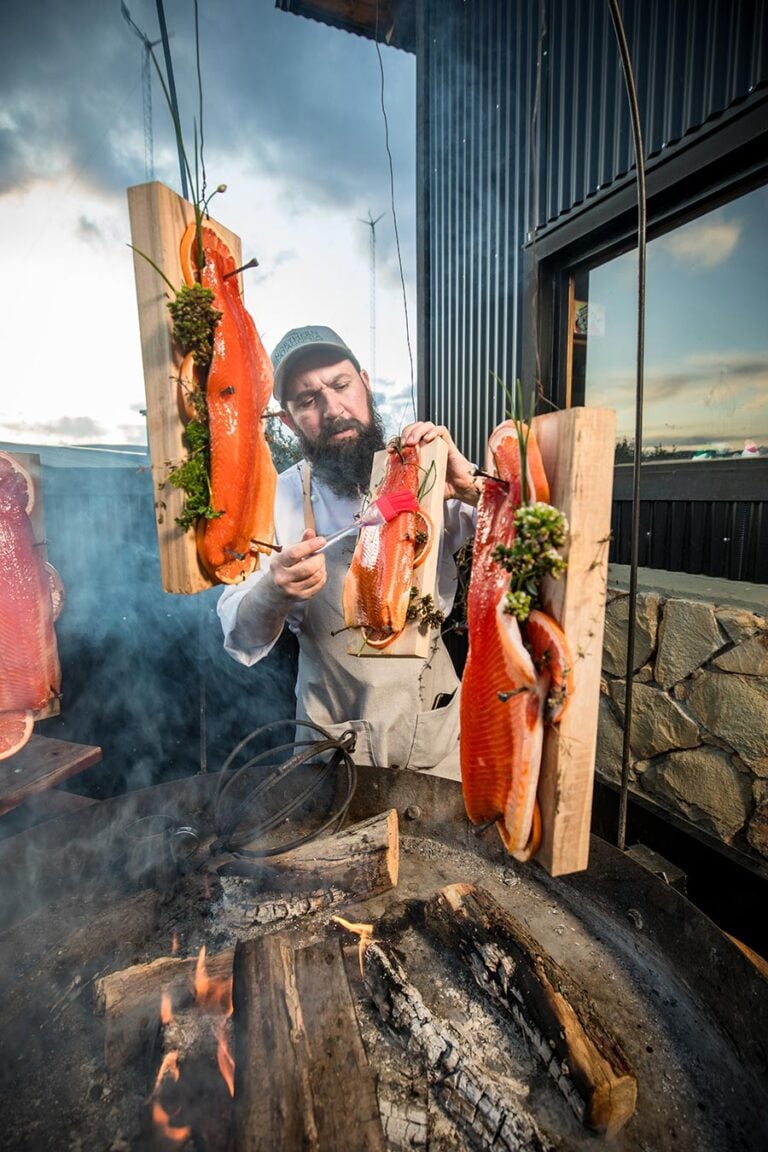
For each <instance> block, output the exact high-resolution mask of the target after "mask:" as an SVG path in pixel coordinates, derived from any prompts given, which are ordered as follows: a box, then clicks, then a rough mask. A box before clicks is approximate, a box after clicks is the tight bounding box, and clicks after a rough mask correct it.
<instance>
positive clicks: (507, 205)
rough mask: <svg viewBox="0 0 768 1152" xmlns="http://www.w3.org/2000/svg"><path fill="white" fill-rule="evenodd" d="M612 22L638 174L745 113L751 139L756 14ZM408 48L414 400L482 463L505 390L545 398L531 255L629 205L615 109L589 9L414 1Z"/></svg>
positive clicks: (685, 9)
mask: <svg viewBox="0 0 768 1152" xmlns="http://www.w3.org/2000/svg"><path fill="white" fill-rule="evenodd" d="M622 7H623V11H624V18H625V23H626V32H627V39H628V42H629V45H630V51H631V55H632V60H633V67H634V69H635V73H636V82H637V87H638V93H639V100H640V108H641V119H642V125H643V133H644V146H645V147H644V150H645V153H646V157H647V159H648V161H649V168H653V167H654V166H656V167H658V168H659V169H660V168H661V167H662V166H663V165H664V164H665V162H666V161H667V159H668V158H669V157H671V156H672V155H673V154H676V155H679V153H680V150H681V147H686V146H687V145H688V144H689V143H690V142H693V141H695V140H696V139H697V138H698V137H701V136H703V135H705V134H706V135H708V136H709V135H711V133H712V132H713V130H714V131H715V132H716V131H718V129H719V126H720V125H721V124H722V125H723V126H725V125H726V123H732V122H733V119H734V117H737V116H739V115H740V114H741V113H742V112H747V111H752V112H754V111H755V110H757V112H758V115H761V116H762V120H763V125H764V126H765V119H766V117H765V110H766V103H765V97H766V90H765V84H766V79H768V59H767V58H766V41H767V40H768V14H767V10H766V9H767V6H766V3H765V0H733V2H731V0H636V2H634V3H624V4H623V6H622ZM418 33H419V36H418V70H419V85H418V91H419V96H418V99H419V106H418V109H417V116H418V138H419V148H420V155H419V164H420V168H419V188H418V190H417V193H418V195H419V197H420V202H421V203H420V207H421V211H422V216H421V219H422V220H423V228H422V233H421V241H420V242H421V253H420V258H421V264H420V281H421V282H420V289H421V301H422V308H423V314H422V317H421V330H420V357H421V363H420V373H419V374H420V379H421V381H422V389H423V391H422V400H423V404H424V408H425V411H426V412H427V413H428V415H429V416H430V417H431V418H433V419H435V420H438V421H440V422H443V423H446V424H447V425H448V426H449V427H450V428H451V429H452V430H454V431H455V433H456V436H457V439H458V441H459V443H460V446H461V447H462V449H463V450H464V451H465V452H467V453H469V454H470V455H471V456H472V457H473V458H474V459H476V460H480V459H482V457H483V455H484V444H485V439H486V437H487V433H488V431H489V430H490V428H492V427H493V425H494V423H495V422H497V421H498V419H500V417H501V415H502V413H503V411H504V403H505V398H504V385H506V387H507V388H510V387H513V386H514V382H515V380H516V379H517V378H519V377H523V380H524V383H526V384H528V383H530V381H531V380H532V379H533V377H534V374H535V376H536V377H537V378H539V379H543V380H544V381H545V384H546V383H547V382H548V370H547V366H546V365H541V364H540V363H539V364H537V363H536V351H535V350H536V349H537V348H538V346H539V338H538V337H539V327H540V320H541V317H540V315H539V314H538V313H539V312H540V310H541V308H542V304H541V296H540V294H539V292H538V289H539V287H540V285H539V283H538V280H537V279H536V278H534V277H532V275H531V269H532V268H534V267H535V261H536V260H538V259H539V257H540V253H537V251H536V246H535V243H534V244H533V245H531V243H530V242H531V241H532V240H534V241H535V242H542V243H543V242H546V240H547V238H549V239H550V243H549V246H548V248H547V249H546V250H547V251H548V252H551V251H552V242H551V237H552V235H553V234H554V233H557V232H558V230H559V229H561V228H562V225H563V223H564V222H567V221H569V220H571V219H572V218H573V217H574V216H575V215H577V214H580V213H584V214H586V213H589V212H590V210H591V209H592V208H593V207H594V208H595V209H597V208H598V206H600V207H601V209H603V210H604V206H605V203H606V198H607V197H608V196H610V194H611V193H612V192H615V191H616V190H619V189H621V188H622V187H627V188H628V190H629V191H631V188H630V187H629V186H631V185H632V184H633V181H634V175H633V173H632V171H631V169H632V164H633V159H632V158H633V146H632V139H631V133H630V119H629V111H628V104H627V97H626V94H625V91H624V86H623V80H622V74H621V68H620V61H619V55H618V49H617V45H616V40H615V35H614V32H613V27H612V24H611V21H610V16H609V10H608V5H607V3H605V2H604V0H540V2H539V0H516V2H515V3H511V2H507V0H471V2H462V0H425V2H424V4H423V6H422V9H421V18H420V26H419V29H418ZM713 151H714V152H715V153H716V152H717V146H716V144H715V146H714V149H713ZM526 296H527V297H528V299H527V300H526ZM534 301H535V303H534ZM549 322H550V321H549V320H547V321H546V323H549ZM531 333H535V334H536V337H535V339H531ZM524 334H525V335H526V340H525V341H524ZM524 343H527V349H526V355H525V358H524ZM545 343H546V342H545ZM502 382H503V384H502Z"/></svg>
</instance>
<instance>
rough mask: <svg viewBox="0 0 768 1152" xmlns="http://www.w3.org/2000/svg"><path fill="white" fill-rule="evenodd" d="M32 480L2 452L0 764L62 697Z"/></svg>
mask: <svg viewBox="0 0 768 1152" xmlns="http://www.w3.org/2000/svg"><path fill="white" fill-rule="evenodd" d="M31 495H32V481H31V478H30V477H29V474H28V473H27V472H26V470H25V469H24V468H23V467H21V465H20V464H19V462H18V461H17V460H15V459H14V458H13V457H12V456H11V455H9V454H8V453H5V452H0V760H2V759H4V758H5V757H7V756H10V755H12V754H13V753H14V752H16V751H18V749H19V748H20V747H22V746H23V744H25V743H26V741H27V740H28V739H29V736H30V734H31V731H32V722H33V715H32V714H33V712H34V711H37V710H38V709H40V708H43V707H44V705H45V704H47V703H48V701H49V700H50V699H51V698H52V697H53V696H57V695H58V694H59V690H60V687H61V668H60V666H59V657H58V650H57V647H56V634H55V632H54V630H53V619H54V613H53V603H52V595H51V581H50V579H49V573H48V570H47V567H46V565H45V563H44V562H43V560H42V557H41V556H40V550H39V548H38V547H36V543H35V534H34V530H33V528H32V522H31V521H30V519H29V514H28V513H29V510H31Z"/></svg>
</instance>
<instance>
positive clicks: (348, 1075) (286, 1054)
mask: <svg viewBox="0 0 768 1152" xmlns="http://www.w3.org/2000/svg"><path fill="white" fill-rule="evenodd" d="M233 997H234V1007H235V1015H234V1023H235V1109H234V1111H235V1120H234V1140H233V1146H234V1147H236V1148H237V1149H238V1152H254V1150H256V1149H258V1150H259V1152H269V1150H271V1149H274V1150H275V1152H278V1150H279V1152H294V1150H295V1152H307V1150H314V1152H322V1150H323V1149H326V1148H333V1149H334V1152H383V1149H384V1139H383V1135H382V1131H381V1125H380V1121H379V1111H378V1105H377V1101H376V1092H375V1088H374V1084H373V1077H372V1073H371V1071H370V1069H369V1067H368V1062H367V1058H366V1055H365V1050H364V1048H363V1044H362V1041H361V1038H360V1034H359V1030H358V1026H357V1020H356V1016H355V1010H354V1005H353V1003H352V998H351V995H350V991H349V984H348V983H347V978H346V973H345V971H344V966H343V960H342V955H341V950H340V947H339V944H338V942H335V941H334V942H332V943H321V944H315V945H311V946H310V947H307V948H300V949H296V950H294V949H293V948H292V947H291V945H290V944H289V943H288V942H287V940H286V939H285V938H281V937H279V936H270V937H267V938H264V939H261V940H251V941H246V942H244V943H240V944H238V945H237V948H236V950H235V966H234V987H233Z"/></svg>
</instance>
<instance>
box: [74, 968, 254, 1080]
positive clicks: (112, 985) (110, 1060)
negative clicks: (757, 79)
mask: <svg viewBox="0 0 768 1152" xmlns="http://www.w3.org/2000/svg"><path fill="white" fill-rule="evenodd" d="M233 956H234V952H233V951H232V949H230V950H228V951H226V952H220V953H219V954H218V955H217V956H211V957H210V958H209V959H208V961H207V970H208V975H209V977H210V978H212V979H216V980H228V979H230V978H231V975H232V960H233ZM196 968H197V959H196V958H195V957H189V958H185V959H182V958H179V957H175V956H163V957H161V958H160V959H159V960H153V961H152V962H151V963H150V964H135V965H134V966H133V967H132V968H125V969H123V971H121V972H112V973H110V975H109V976H103V977H102V978H101V979H100V980H97V981H96V988H95V992H96V1007H97V1010H98V1011H100V1012H101V1013H103V1014H104V1016H105V1017H106V1033H105V1040H104V1054H105V1059H106V1064H107V1068H108V1069H109V1070H110V1071H114V1070H115V1069H117V1068H119V1067H121V1066H122V1065H123V1064H125V1063H126V1062H127V1061H129V1060H131V1059H133V1058H134V1057H135V1056H136V1055H138V1053H139V1052H140V1051H141V1050H142V1048H143V1047H144V1046H145V1045H146V1043H147V1042H148V1041H149V1040H151V1039H152V1038H154V1037H156V1036H157V1033H158V1029H159V1027H160V1002H161V998H162V996H163V994H165V995H166V996H167V997H168V1003H169V1007H170V1010H171V1011H172V1012H173V1014H174V1015H178V1014H179V1013H180V1012H182V1011H183V1009H184V1008H186V1007H188V1006H189V1005H191V1004H193V1003H194V1000H195V970H196Z"/></svg>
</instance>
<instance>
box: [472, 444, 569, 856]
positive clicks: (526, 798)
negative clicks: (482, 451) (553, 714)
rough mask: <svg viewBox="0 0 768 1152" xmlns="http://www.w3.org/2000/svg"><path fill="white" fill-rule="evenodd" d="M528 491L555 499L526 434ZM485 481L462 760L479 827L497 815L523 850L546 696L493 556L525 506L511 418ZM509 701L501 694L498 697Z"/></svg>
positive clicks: (493, 449) (512, 847)
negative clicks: (507, 605) (489, 477)
mask: <svg viewBox="0 0 768 1152" xmlns="http://www.w3.org/2000/svg"><path fill="white" fill-rule="evenodd" d="M528 461H529V466H528V470H527V495H528V499H529V501H535V500H542V499H543V500H548V498H549V485H548V484H547V482H546V476H545V473H544V468H543V464H542V462H541V456H540V453H539V450H538V446H537V445H536V442H535V439H534V437H533V434H532V433H531V434H530V436H529V439H528ZM486 471H487V472H488V473H490V474H492V475H496V476H498V477H499V478H500V479H501V480H503V481H505V484H500V483H497V482H494V481H493V480H486V481H485V484H484V486H483V492H482V495H481V497H480V502H479V505H478V512H477V529H476V532H475V542H474V549H473V558H472V573H471V577H470V584H469V593H468V597H467V620H468V624H469V653H468V656H467V662H466V666H465V669H464V675H463V677H462V689H461V738H460V759H461V777H462V789H463V793H464V803H465V807H466V810H467V815H468V816H469V819H470V820H471V821H472V822H473V823H475V824H479V823H484V822H486V821H488V820H495V821H496V822H497V826H498V828H499V832H500V834H501V837H502V840H503V842H504V844H505V846H506V847H507V850H508V851H509V852H510V853H511V854H512V855H518V854H521V855H523V856H524V854H525V849H526V846H527V845H528V842H529V839H530V833H531V824H532V820H533V810H534V806H535V803H536V788H537V784H538V777H539V767H540V762H541V749H542V743H543V735H544V724H543V707H544V701H545V698H546V697H545V693H543V692H542V687H543V686H542V684H541V683H540V682H539V678H538V676H537V674H536V670H535V668H534V666H533V663H532V661H531V658H530V655H529V654H528V652H527V651H526V649H525V647H524V644H523V638H522V636H521V635H520V628H519V625H518V622H517V620H516V619H515V617H513V616H510V615H509V614H508V613H505V612H504V611H503V602H504V597H505V595H506V592H507V590H508V586H509V574H508V573H507V572H506V570H505V569H504V568H503V566H502V565H501V564H499V563H498V562H497V561H495V560H494V559H493V551H494V549H495V547H496V545H497V544H506V545H510V544H511V543H512V542H513V540H514V538H515V525H514V515H515V511H516V510H517V508H518V507H519V506H520V504H521V503H522V498H523V492H522V487H523V486H522V474H521V462H520V451H519V442H518V438H517V430H516V426H515V424H514V422H512V421H506V422H505V423H504V424H502V425H500V426H499V427H498V428H497V429H495V431H494V432H493V434H492V436H491V438H490V440H489V450H488V459H487V463H486ZM500 693H501V694H502V696H505V695H506V694H507V693H511V695H509V696H508V697H507V698H502V699H500V698H499V694H500Z"/></svg>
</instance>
